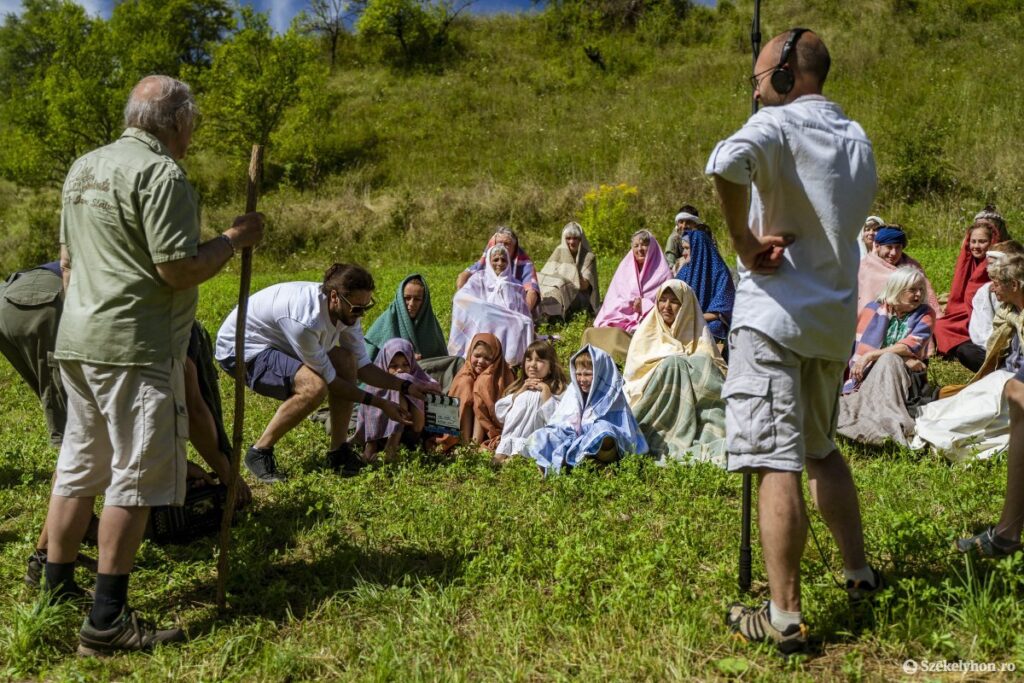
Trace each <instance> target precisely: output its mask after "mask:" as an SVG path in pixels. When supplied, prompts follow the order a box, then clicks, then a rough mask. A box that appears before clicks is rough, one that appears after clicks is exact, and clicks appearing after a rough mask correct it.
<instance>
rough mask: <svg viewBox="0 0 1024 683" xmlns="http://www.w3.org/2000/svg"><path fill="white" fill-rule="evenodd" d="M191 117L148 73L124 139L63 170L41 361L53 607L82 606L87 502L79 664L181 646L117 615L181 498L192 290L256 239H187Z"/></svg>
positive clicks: (238, 224)
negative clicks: (154, 518)
mask: <svg viewBox="0 0 1024 683" xmlns="http://www.w3.org/2000/svg"><path fill="white" fill-rule="evenodd" d="M197 113H198V112H197V108H196V105H195V100H194V98H193V96H192V92H191V90H190V89H189V87H188V86H187V85H186V84H184V83H182V82H180V81H177V80H175V79H173V78H169V77H167V76H148V77H146V78H144V79H142V80H141V81H139V83H138V84H137V85H136V86H135V88H134V89H133V90H132V92H131V95H130V96H129V99H128V104H127V106H126V107H125V112H124V122H125V131H124V133H123V134H122V135H121V137H120V138H119V139H117V140H115V141H114V142H112V143H111V144H109V145H106V146H105V147H101V148H99V149H96V150H94V151H92V152H89V153H88V154H86V155H85V156H83V157H81V158H80V159H78V160H77V161H75V163H74V164H73V165H72V166H71V170H70V171H69V172H68V176H67V179H66V180H65V182H64V190H63V197H62V199H63V211H62V213H61V224H60V241H61V268H62V270H63V277H64V281H65V290H66V298H65V302H64V313H63V317H62V319H61V324H60V329H59V331H58V333H57V344H56V351H55V353H54V356H55V357H56V358H57V359H58V360H59V361H60V366H61V376H62V379H63V382H64V386H65V388H66V389H67V393H68V402H67V409H68V420H67V427H66V429H65V432H64V441H63V445H62V447H61V451H60V456H59V458H58V461H57V471H56V474H55V476H54V483H53V493H52V496H51V498H50V508H49V511H48V513H47V529H48V531H49V537H50V539H49V554H48V557H47V562H46V569H45V572H46V587H47V591H48V597H49V599H51V600H62V599H68V598H74V597H81V596H82V595H83V591H82V589H80V588H79V587H78V586H77V585H76V584H75V578H74V570H75V557H76V556H77V554H78V548H79V545H80V544H81V541H82V536H83V534H84V533H85V530H86V526H87V525H88V524H89V519H90V516H91V514H92V510H93V504H94V501H95V499H96V496H98V495H102V496H103V497H104V507H103V513H102V515H101V516H100V525H99V571H98V573H97V577H96V591H95V597H94V600H93V604H92V608H91V610H90V612H89V616H88V617H86V619H85V621H84V622H83V624H82V629H81V631H80V632H79V653H80V654H84V655H96V654H110V653H113V652H116V651H124V650H148V649H150V648H152V647H153V646H154V645H156V644H158V643H163V642H170V641H176V640H181V639H182V638H183V633H182V631H181V630H180V629H170V630H157V629H156V628H155V627H154V626H152V625H151V624H149V623H148V622H146V621H144V620H142V619H140V618H139V617H138V616H137V615H136V614H135V613H134V612H133V611H132V610H131V609H130V608H129V607H128V599H127V598H128V577H129V574H130V572H131V570H132V566H133V564H134V560H135V553H136V552H137V550H138V548H139V545H140V544H141V542H142V537H143V533H144V532H145V529H146V522H147V519H148V517H149V510H150V507H152V506H154V505H181V504H182V503H183V501H184V499H185V469H186V460H185V441H186V439H187V438H188V413H187V411H186V408H185V376H184V362H185V353H186V350H187V346H188V340H189V333H190V331H191V328H192V322H193V320H194V319H195V310H196V302H197V299H198V293H199V291H198V285H199V284H200V283H201V282H204V281H206V280H208V279H210V278H211V277H213V276H214V275H216V274H217V272H218V271H219V270H220V269H221V268H222V267H223V266H224V264H226V263H227V262H228V261H229V260H230V259H231V257H232V256H233V255H234V254H235V252H236V251H237V250H238V249H241V248H243V247H249V246H253V245H255V244H256V243H258V242H259V241H260V239H261V238H262V236H263V217H262V216H261V215H260V214H258V213H251V214H246V215H244V216H239V217H237V218H236V219H235V221H234V223H233V224H232V225H231V226H230V227H228V228H227V229H226V230H224V231H223V232H222V233H221V234H219V235H217V236H216V237H214V238H213V239H211V240H208V241H206V242H204V243H202V244H200V243H199V205H198V198H197V197H196V193H195V190H193V189H192V186H191V185H190V184H189V182H188V178H187V177H186V175H185V171H184V169H183V168H182V167H181V166H180V165H179V163H178V162H179V161H180V160H181V159H182V158H184V156H185V154H186V152H187V151H188V147H189V144H190V143H191V141H192V132H193V130H194V127H195V119H196V115H197Z"/></svg>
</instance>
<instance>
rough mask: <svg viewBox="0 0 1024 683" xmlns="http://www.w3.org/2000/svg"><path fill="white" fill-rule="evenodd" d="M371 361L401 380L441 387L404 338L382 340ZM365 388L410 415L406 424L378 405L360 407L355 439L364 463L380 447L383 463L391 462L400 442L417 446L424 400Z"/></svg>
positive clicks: (408, 445)
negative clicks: (421, 365) (382, 452)
mask: <svg viewBox="0 0 1024 683" xmlns="http://www.w3.org/2000/svg"><path fill="white" fill-rule="evenodd" d="M374 364H375V365H376V366H377V367H379V368H382V369H384V370H387V371H388V372H390V373H391V374H392V375H397V376H398V377H400V378H402V379H407V380H412V381H417V382H423V383H425V384H430V385H433V386H434V387H436V388H437V389H438V390H440V388H441V385H439V384H438V383H437V382H436V381H434V380H433V379H431V378H430V376H429V375H427V373H425V372H424V371H423V370H422V369H421V368H420V366H419V364H418V363H417V362H416V352H415V350H414V349H413V345H412V344H411V343H410V342H409V341H408V340H406V339H402V338H400V337H396V338H394V339H389V340H387V341H386V342H384V345H383V346H382V347H381V348H380V352H379V353H378V354H377V358H376V359H375V360H374ZM367 389H368V390H369V391H370V392H372V393H374V394H376V395H377V396H380V397H382V398H385V399H387V400H389V401H393V402H395V403H399V404H400V405H401V406H402V407H403V408H405V409H406V410H408V411H409V413H410V414H411V415H412V425H411V426H407V425H403V424H402V423H401V422H395V421H393V420H391V419H390V418H388V416H387V415H385V414H384V412H383V411H381V410H380V409H378V408H374V407H373V406H368V405H360V406H359V417H358V419H357V422H356V439H357V440H359V439H361V440H362V441H363V442H364V443H365V446H364V447H363V460H364V462H373V461H374V460H376V459H377V454H378V453H379V452H380V451H381V450H383V451H384V461H385V462H394V461H395V460H396V459H397V458H398V445H399V444H402V445H404V446H406V448H416V447H417V446H419V445H420V442H421V438H422V433H423V426H424V423H425V421H426V416H425V414H424V410H423V401H420V400H417V399H415V398H412V397H411V396H402V395H401V394H400V393H399V392H397V391H391V390H388V389H380V388H378V387H367Z"/></svg>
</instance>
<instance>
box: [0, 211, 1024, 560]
mask: <svg viewBox="0 0 1024 683" xmlns="http://www.w3.org/2000/svg"><path fill="white" fill-rule="evenodd" d="M675 223H676V225H675V228H674V230H673V231H672V233H671V235H670V236H669V238H668V241H667V243H666V248H665V250H664V251H662V249H661V247H660V246H659V244H658V241H657V239H656V238H655V237H654V236H653V235H652V234H651V233H650V232H648V231H645V230H641V231H638V232H636V233H635V234H633V235H632V237H631V244H630V250H629V252H627V254H626V255H625V256H624V257H623V259H622V261H621V262H620V264H619V266H618V268H617V269H616V271H615V275H614V276H613V278H612V282H611V284H610V286H609V287H608V290H607V292H606V294H605V297H604V300H603V302H602V301H601V299H600V296H599V283H598V276H597V261H596V257H595V255H594V253H593V252H592V251H591V249H590V245H589V244H588V242H587V239H586V236H585V235H584V234H583V231H582V229H581V228H580V226H579V225H578V224H577V223H569V224H567V225H566V226H565V227H564V228H563V230H562V235H561V243H560V244H559V245H558V246H557V247H556V248H555V250H554V252H553V253H552V255H551V257H550V258H549V259H548V261H547V263H546V264H545V265H544V267H543V268H542V269H541V270H540V271H539V272H538V271H537V270H536V269H535V268H534V265H533V262H532V261H531V259H530V257H529V256H528V255H527V253H526V252H525V250H523V249H522V248H521V247H520V246H519V243H518V238H517V236H516V235H515V233H514V232H513V231H512V230H510V229H508V228H504V227H502V228H498V230H497V231H496V232H495V234H494V235H493V236H492V237H491V239H490V241H489V242H488V244H487V247H486V249H485V250H484V252H483V255H482V256H481V258H480V260H479V261H478V262H476V263H474V264H473V265H471V266H470V267H469V268H467V269H466V270H465V271H463V272H462V273H461V274H460V275H459V278H458V281H457V283H456V284H457V287H458V289H457V292H456V294H455V296H454V298H453V302H452V323H451V330H450V334H449V337H448V342H447V343H446V342H445V338H444V335H443V333H442V331H441V327H440V324H439V322H438V319H437V317H436V315H435V313H434V310H433V306H432V303H431V297H430V289H429V287H428V284H427V282H426V279H425V278H424V277H423V276H421V275H418V274H414V275H410V276H408V277H406V278H405V279H404V280H403V281H402V282H401V283H400V284H399V286H398V290H397V292H396V294H395V298H394V300H393V301H392V302H391V303H390V304H389V306H388V308H387V309H386V310H385V311H384V312H383V313H382V314H381V315H380V316H379V317H378V318H377V320H376V321H375V322H374V323H373V325H372V326H371V327H370V328H369V330H367V332H366V333H365V336H364V334H363V332H362V327H361V322H360V318H361V316H362V315H363V313H364V312H365V311H366V310H368V309H370V308H371V307H372V306H373V305H374V302H373V291H374V289H375V286H374V283H373V278H372V276H371V275H370V273H368V272H367V271H365V270H364V269H362V268H360V267H359V266H355V265H347V264H335V265H334V266H332V267H331V268H330V269H329V270H328V271H327V273H326V274H325V278H324V282H323V283H312V282H286V283H281V284H277V285H273V286H271V287H268V288H266V289H264V290H261V291H259V292H256V293H255V294H253V295H252V297H251V299H250V304H249V312H248V316H247V320H246V331H245V362H246V369H247V378H246V381H247V383H248V386H249V387H250V388H251V389H252V390H253V391H255V392H256V393H259V394H261V395H264V396H268V397H271V398H274V399H277V400H279V401H281V405H280V407H279V408H278V410H277V411H276V413H275V415H274V417H273V418H272V420H271V421H270V423H269V424H268V425H267V427H266V429H265V430H264V432H263V433H262V435H261V436H260V438H259V439H258V440H257V441H256V442H255V443H254V444H253V445H252V447H251V448H250V449H249V450H248V452H247V454H246V458H245V463H246V465H247V467H248V469H249V470H250V471H251V472H252V473H253V474H254V475H255V476H256V477H257V479H259V480H261V481H264V482H277V481H281V480H283V479H284V478H285V477H284V474H283V473H282V472H281V471H280V470H279V469H278V467H277V463H276V459H275V455H274V447H275V445H276V443H277V442H278V441H279V440H280V439H281V438H282V437H283V436H284V435H285V434H286V433H288V432H289V431H290V430H291V429H292V428H294V427H295V426H296V425H297V424H298V423H299V422H300V421H301V420H302V419H304V418H306V417H307V416H310V415H311V414H313V413H314V411H316V410H317V408H318V407H319V406H320V405H321V404H322V403H323V402H324V400H325V399H327V400H328V404H329V407H328V408H327V409H325V410H323V411H321V415H323V416H324V417H325V418H326V419H325V422H326V428H327V431H328V433H330V434H331V445H330V449H329V451H328V454H327V460H328V464H329V465H330V466H332V467H333V468H335V469H338V470H341V471H342V472H343V473H345V474H354V473H356V472H358V471H359V470H360V469H361V468H362V467H364V466H365V465H366V464H368V463H370V462H373V461H374V460H376V459H377V458H378V454H381V453H382V454H383V455H384V458H383V459H385V460H387V461H393V460H394V459H395V458H396V457H397V454H398V450H399V448H400V447H402V446H404V447H406V448H410V449H413V448H416V447H426V448H431V449H439V450H447V449H449V448H451V447H452V446H454V445H456V444H458V443H462V444H470V443H475V444H479V445H480V446H482V447H484V448H486V449H489V450H490V451H492V452H493V453H494V454H495V456H494V458H495V461H496V462H502V461H504V460H506V459H507V458H509V457H511V456H516V455H521V456H526V457H530V458H533V459H534V460H535V461H536V462H537V464H538V465H539V466H540V467H541V468H542V469H544V470H545V471H547V470H549V469H550V470H553V471H558V470H560V469H562V468H563V467H572V466H575V465H577V464H578V463H580V462H582V461H584V460H585V459H587V458H593V459H595V460H597V461H600V462H609V461H612V460H615V459H617V458H619V457H620V456H621V455H623V454H625V453H635V454H650V455H652V456H654V457H656V458H658V459H659V461H661V462H664V461H666V460H670V459H671V460H686V461H708V462H713V463H716V464H718V465H720V466H724V464H725V460H726V447H725V412H724V407H725V404H724V400H723V396H722V385H723V382H724V379H725V375H726V372H727V370H728V367H727V361H726V358H725V357H723V352H724V351H725V349H726V348H727V346H726V344H725V341H726V337H727V335H728V333H729V325H730V318H731V312H732V306H733V299H734V288H733V276H732V273H731V271H730V270H729V268H728V266H727V265H726V263H725V261H724V260H723V259H722V257H721V255H720V253H719V251H718V249H717V246H716V243H715V240H714V238H713V237H712V235H711V232H710V230H709V229H708V227H707V225H705V224H704V223H703V222H701V220H700V218H699V212H698V210H697V209H696V208H694V207H693V206H690V205H686V206H684V207H682V209H680V211H679V213H678V214H677V216H676V221H675ZM906 245H907V236H906V234H905V233H904V232H903V230H902V229H901V228H900V227H899V226H896V225H886V224H885V222H884V221H883V220H882V219H880V218H878V217H876V216H872V217H870V218H868V220H867V221H866V223H865V225H864V228H863V230H862V232H861V235H860V244H859V246H860V248H861V254H862V259H861V266H860V274H859V302H858V307H859V308H860V309H861V313H860V316H859V319H858V323H857V337H856V344H855V347H854V348H853V349H852V356H851V358H850V362H849V371H848V379H847V381H846V382H845V384H844V386H843V390H842V395H841V396H840V399H839V400H840V411H839V424H838V431H839V433H841V434H843V435H844V436H846V437H848V438H850V439H853V440H856V441H859V442H863V443H868V444H881V443H883V442H885V441H886V440H892V441H895V442H897V443H900V444H903V445H912V444H913V445H915V446H916V447H924V446H926V445H931V446H932V447H933V448H935V450H937V451H938V452H941V453H943V454H944V455H947V456H948V457H951V458H957V459H960V458H965V457H971V456H977V457H984V456H987V455H991V454H992V453H995V452H998V451H999V450H1002V449H1005V447H1006V445H1007V441H1008V434H1009V410H1008V407H1007V403H1006V401H1005V399H1003V398H1002V387H1003V385H1004V384H1005V382H1006V381H1007V379H1009V377H1011V376H1012V375H1013V373H1014V372H1016V371H1017V370H1018V369H1020V367H1022V366H1024V363H1022V356H1024V354H1021V352H1020V341H1019V340H1020V331H1021V329H1020V326H1021V324H1022V321H1024V314H1022V313H1021V311H1022V310H1024V248H1022V247H1021V245H1020V244H1018V243H1017V242H1015V241H1011V240H1009V239H1008V234H1007V229H1006V224H1005V221H1004V220H1003V218H1002V216H1000V215H999V214H998V213H997V212H996V211H995V210H994V208H992V207H987V208H986V209H985V210H983V211H981V212H980V213H978V214H977V215H976V216H975V219H974V221H973V223H972V224H971V226H970V227H969V228H968V230H967V233H966V235H965V237H964V240H963V244H962V246H961V250H960V254H959V256H958V260H957V264H956V271H955V275H954V278H953V283H952V288H951V291H950V293H949V296H948V300H947V302H946V306H945V309H944V310H943V309H941V308H940V306H939V303H938V300H937V298H936V296H935V293H934V290H933V288H932V286H931V284H930V282H929V281H928V278H927V276H926V275H925V273H924V270H923V268H922V267H921V265H920V264H919V263H918V262H917V261H915V260H914V259H913V258H911V257H910V256H909V255H908V254H907V253H905V251H904V249H905V247H906ZM59 289H60V277H59V268H58V266H57V264H47V265H45V266H41V267H39V268H37V269H34V270H32V271H25V272H22V273H16V274H14V275H13V276H12V277H11V278H10V279H9V280H8V283H7V285H6V289H5V290H4V296H5V303H9V302H11V301H13V302H15V303H19V304H24V303H26V302H28V300H29V299H31V300H32V302H35V303H37V304H38V303H39V302H40V301H43V302H44V304H45V305H44V306H43V307H42V308H44V309H45V308H46V307H47V306H49V309H50V310H49V312H48V314H46V315H40V314H39V313H38V310H37V311H36V312H35V314H34V317H32V318H31V320H29V321H28V322H27V323H23V324H21V325H20V327H19V329H18V331H17V332H16V333H14V334H13V335H12V334H10V333H8V334H7V335H5V336H6V339H4V340H2V343H3V349H2V350H3V352H4V354H5V355H6V356H8V358H10V359H11V361H12V363H13V364H14V365H15V367H16V368H17V369H18V370H19V372H20V373H21V374H22V376H23V377H24V378H25V379H26V381H27V382H28V383H29V384H30V385H31V386H32V387H33V388H34V389H35V390H36V393H37V394H39V396H40V398H41V399H42V401H43V404H44V408H45V410H46V413H47V419H48V421H49V424H50V431H51V435H52V438H53V440H54V441H55V442H59V440H60V435H61V433H62V430H63V424H62V423H63V413H62V398H61V397H62V388H61V385H60V377H59V374H58V373H56V372H54V371H52V369H51V371H40V368H32V367H30V366H31V365H32V362H37V361H32V360H31V358H30V357H31V356H32V355H33V353H34V352H32V353H29V352H27V351H24V350H22V351H19V348H18V347H19V345H20V347H21V348H22V349H35V348H44V347H46V346H47V344H50V350H51V351H52V342H53V339H54V338H55V330H56V325H57V321H58V320H59V302H60V298H59V297H58V296H57V294H58V293H59ZM19 291H20V292H23V293H24V294H19ZM41 292H42V294H40V293H41ZM47 292H49V293H50V294H52V296H46V293H47ZM19 296H20V297H21V299H19ZM341 299H344V300H345V302H346V304H347V306H345V307H342V306H341V305H340V301H341ZM44 300H45V301H44ZM343 308H344V310H343ZM26 310H30V309H26V308H25V307H24V306H19V311H20V314H21V315H23V316H24V315H25V311H26ZM578 312H584V313H586V314H588V315H595V316H596V318H595V320H594V324H593V327H589V328H587V329H586V330H585V332H584V334H583V340H582V344H581V349H580V350H579V351H578V352H577V353H575V354H574V355H573V356H572V358H571V359H570V365H569V368H568V373H566V371H565V370H564V369H563V368H562V366H561V364H560V363H559V360H558V357H557V355H556V353H555V349H554V347H553V346H552V345H551V344H550V343H549V341H547V340H546V339H535V333H534V328H535V320H537V319H541V318H546V319H549V320H551V319H562V320H564V319H567V318H568V317H570V316H571V315H573V314H575V313H578ZM236 315H237V312H236V311H232V312H231V313H230V314H229V315H228V316H227V318H226V319H225V321H224V323H223V325H222V326H221V328H220V331H219V332H218V334H217V339H216V348H215V349H213V348H211V344H210V341H209V339H208V338H207V335H206V332H205V330H204V329H203V328H202V326H201V325H200V324H199V323H198V322H197V323H196V324H195V325H194V329H193V338H192V341H191V343H190V345H189V363H188V372H187V380H188V384H189V396H190V397H192V398H194V399H195V400H191V401H189V403H188V409H189V422H190V426H191V433H192V437H191V440H192V442H193V444H194V446H195V447H196V450H197V452H198V453H199V454H200V455H201V456H202V457H203V458H204V459H205V460H206V462H207V463H208V464H209V465H210V467H211V468H212V469H213V472H214V474H216V475H219V476H220V478H221V479H222V480H223V479H226V477H224V476H223V475H224V472H225V471H226V470H227V466H228V465H227V457H226V454H227V453H229V451H230V448H229V444H228V439H227V436H226V433H225V431H224V428H223V425H222V423H221V418H220V416H221V408H220V397H219V394H218V389H217V382H216V378H215V376H214V375H215V370H214V369H213V359H214V358H215V359H216V363H218V364H219V365H220V366H221V367H222V369H223V370H224V371H226V372H228V373H234V367H235V358H234V353H235V320H236ZM8 318H9V316H8ZM10 326H11V325H8V327H10ZM18 335H20V336H21V339H20V344H19V343H18V342H19V340H17V339H15V340H14V341H13V342H12V341H11V339H10V338H11V337H12V336H15V337H16V336H18ZM933 353H940V354H942V355H944V356H946V357H948V358H952V359H956V360H957V361H959V362H961V363H962V364H963V365H964V366H966V367H967V368H969V369H970V370H972V371H974V372H975V373H976V374H975V376H974V378H973V379H972V380H971V381H970V383H969V384H968V385H967V386H966V387H945V388H943V390H942V391H941V392H939V391H938V390H937V389H936V388H934V387H930V386H929V385H928V384H927V362H928V359H929V357H930V356H931V355H932V354H933ZM35 355H36V356H38V353H36V354H35ZM617 366H621V367H622V371H621V372H620V370H619V367H617ZM567 375H568V376H567ZM387 376H397V378H398V379H399V380H402V382H403V384H402V387H403V389H401V390H396V389H394V388H393V383H388V382H385V381H383V379H382V378H384V377H387ZM359 384H361V385H362V387H363V389H368V391H366V392H363V391H362V389H359V388H357V385H359ZM381 385H385V386H390V387H392V388H381ZM961 389H962V391H960V390H961ZM428 393H447V395H448V396H451V397H454V398H457V399H458V400H459V423H460V425H459V427H460V436H459V437H454V436H435V435H430V434H428V433H427V432H426V430H425V409H424V399H425V398H426V394H428ZM940 393H941V394H942V395H943V396H944V397H945V398H943V399H942V400H935V399H936V398H937V395H938V394H940ZM357 402H361V403H360V404H359V405H358V406H357ZM354 410H358V412H357V413H356V420H355V425H356V430H355V435H354V437H353V438H351V439H350V434H349V430H348V429H337V428H332V426H334V425H339V424H340V425H346V426H347V425H349V424H350V422H351V417H352V415H353V411H354ZM350 441H351V442H354V443H356V444H358V445H359V447H358V448H356V447H354V446H353V445H352V443H350ZM190 471H191V475H192V477H193V478H195V479H197V480H199V479H204V480H209V479H210V478H211V477H209V476H208V475H207V476H204V475H203V474H202V470H201V469H200V468H198V467H195V466H192V469H191V470H190ZM249 497H250V492H249V491H248V489H247V488H244V486H243V490H242V500H243V501H247V500H248V499H249ZM43 540H44V541H45V539H43ZM40 547H41V548H42V547H45V543H42V544H41V545H40Z"/></svg>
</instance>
